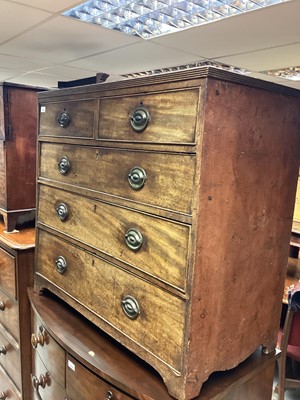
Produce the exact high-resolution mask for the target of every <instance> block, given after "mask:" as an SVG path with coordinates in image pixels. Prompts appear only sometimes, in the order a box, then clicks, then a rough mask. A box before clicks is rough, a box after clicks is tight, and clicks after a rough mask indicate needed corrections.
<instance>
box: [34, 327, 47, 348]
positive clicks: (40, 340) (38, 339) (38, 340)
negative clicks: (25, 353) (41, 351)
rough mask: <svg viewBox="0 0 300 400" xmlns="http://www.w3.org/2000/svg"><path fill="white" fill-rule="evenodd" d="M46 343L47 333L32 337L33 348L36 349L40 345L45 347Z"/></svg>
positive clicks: (42, 332)
mask: <svg viewBox="0 0 300 400" xmlns="http://www.w3.org/2000/svg"><path fill="white" fill-rule="evenodd" d="M45 342H46V332H45V331H44V330H43V331H40V332H39V333H38V334H37V335H35V334H34V333H33V334H32V335H31V346H32V347H33V348H34V349H36V348H37V346H38V344H40V345H41V346H44V344H45Z"/></svg>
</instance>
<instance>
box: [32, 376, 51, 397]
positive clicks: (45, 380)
mask: <svg viewBox="0 0 300 400" xmlns="http://www.w3.org/2000/svg"><path fill="white" fill-rule="evenodd" d="M31 384H32V387H33V389H34V391H35V392H37V391H38V390H39V387H41V388H43V389H45V387H46V385H48V386H49V385H50V374H49V372H46V373H45V375H44V374H41V375H40V377H39V378H38V377H37V376H36V375H31Z"/></svg>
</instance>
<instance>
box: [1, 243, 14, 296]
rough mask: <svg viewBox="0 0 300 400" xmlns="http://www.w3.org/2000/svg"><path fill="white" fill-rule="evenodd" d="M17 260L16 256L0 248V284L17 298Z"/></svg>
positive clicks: (10, 294)
mask: <svg viewBox="0 0 300 400" xmlns="http://www.w3.org/2000/svg"><path fill="white" fill-rule="evenodd" d="M15 262H16V259H15V257H14V256H12V255H11V254H9V253H7V252H6V251H5V250H3V249H2V248H0V270H1V274H0V286H1V288H2V289H3V290H4V291H5V292H6V293H7V294H8V295H9V296H11V297H13V298H14V299H17V292H16V270H15Z"/></svg>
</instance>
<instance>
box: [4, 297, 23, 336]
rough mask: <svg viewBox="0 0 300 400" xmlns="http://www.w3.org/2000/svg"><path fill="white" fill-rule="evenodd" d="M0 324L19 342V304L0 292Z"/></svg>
mask: <svg viewBox="0 0 300 400" xmlns="http://www.w3.org/2000/svg"><path fill="white" fill-rule="evenodd" d="M0 324H2V325H3V326H4V327H5V329H6V330H7V331H8V332H9V333H10V334H11V335H12V336H13V337H14V338H15V339H16V340H17V341H18V340H19V316H18V303H16V302H15V301H13V300H12V299H11V298H10V297H8V296H7V295H6V294H5V293H4V292H2V291H1V290H0Z"/></svg>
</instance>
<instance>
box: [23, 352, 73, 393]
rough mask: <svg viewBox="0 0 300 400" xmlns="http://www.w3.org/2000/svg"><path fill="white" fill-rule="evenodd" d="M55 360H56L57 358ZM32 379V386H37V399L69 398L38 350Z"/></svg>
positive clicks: (35, 391)
mask: <svg viewBox="0 0 300 400" xmlns="http://www.w3.org/2000/svg"><path fill="white" fill-rule="evenodd" d="M53 362H55V359H54V360H53ZM31 381H32V387H33V388H34V387H35V388H36V389H35V390H34V399H36V400H40V399H42V400H65V399H66V398H67V396H66V393H65V389H64V388H63V387H61V386H60V385H59V383H58V382H57V381H56V380H55V378H54V377H53V376H52V375H51V373H50V372H49V370H48V367H47V366H45V365H44V363H43V362H42V360H41V358H40V357H39V355H38V353H37V352H34V354H33V373H32V374H31ZM43 386H44V387H43Z"/></svg>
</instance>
